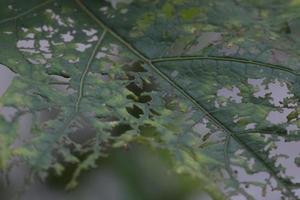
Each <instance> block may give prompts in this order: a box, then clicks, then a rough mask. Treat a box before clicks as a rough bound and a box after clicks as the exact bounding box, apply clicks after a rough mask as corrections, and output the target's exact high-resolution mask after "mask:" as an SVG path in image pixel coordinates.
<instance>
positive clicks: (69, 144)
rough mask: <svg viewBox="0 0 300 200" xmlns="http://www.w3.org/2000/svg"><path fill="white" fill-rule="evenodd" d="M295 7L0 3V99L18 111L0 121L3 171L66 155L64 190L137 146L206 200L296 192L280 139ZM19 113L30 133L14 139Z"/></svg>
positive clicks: (58, 165)
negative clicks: (1, 81) (186, 178)
mask: <svg viewBox="0 0 300 200" xmlns="http://www.w3.org/2000/svg"><path fill="white" fill-rule="evenodd" d="M299 7H300V4H298V3H297V1H285V2H283V1H278V0H268V1H246V0H242V1H234V0H226V1H223V0H213V1H196V0H191V1H187V0H176V1H173V0H172V1H171V0H164V1H163V0H158V1H148V0H144V1H127V0H126V1H123V0H122V1H96V0H86V1H80V0H74V1H67V0H64V1H55V0H49V1H41V0H28V1H26V2H23V1H19V2H15V1H12V0H4V2H3V6H0V41H1V43H0V47H1V48H0V63H1V64H3V65H5V66H7V67H8V68H9V69H10V70H12V71H13V72H15V73H17V74H18V76H16V77H15V78H14V80H13V81H12V83H11V85H10V87H9V89H8V90H7V91H6V92H5V94H4V95H3V96H2V97H1V100H0V105H1V106H2V107H3V108H13V109H15V110H16V113H15V116H14V120H13V121H9V120H6V119H4V120H3V122H2V121H1V123H0V130H1V133H0V136H1V137H0V138H1V140H0V142H1V143H0V148H1V149H3V151H1V155H2V156H1V160H0V161H1V162H0V166H1V167H2V168H3V169H8V168H9V167H8V166H7V165H8V164H7V163H9V160H11V159H13V158H14V156H16V155H17V156H20V157H21V158H22V159H23V160H25V161H27V163H28V164H29V165H30V166H31V167H32V169H34V172H36V173H38V174H43V173H44V172H48V171H49V170H50V169H53V170H54V171H56V172H57V173H58V174H61V173H63V171H64V164H65V163H73V164H74V163H76V164H77V168H76V169H75V172H74V176H73V178H72V180H71V181H70V183H69V184H68V188H72V187H74V186H76V185H77V178H78V177H79V175H80V173H81V172H82V171H83V170H87V169H89V168H94V167H96V166H97V160H98V159H99V158H100V157H103V156H107V155H109V151H110V150H111V149H112V148H128V146H129V145H130V143H132V142H138V143H142V144H145V145H150V146H152V147H154V148H159V149H164V150H167V151H168V152H169V154H170V156H171V157H172V158H173V162H174V169H175V170H176V171H177V172H178V173H187V174H190V175H191V176H194V177H197V178H198V179H200V180H201V181H202V182H203V183H204V186H203V189H205V190H206V191H207V192H208V193H209V194H210V195H211V197H212V198H214V199H225V198H228V199H229V198H231V197H240V196H243V197H244V198H246V199H257V198H258V196H259V197H261V198H264V197H265V195H268V194H269V193H271V195H272V194H276V195H277V196H280V197H282V198H286V199H298V198H299V197H298V196H297V195H296V190H297V189H299V183H300V182H299V179H298V177H292V176H291V175H290V174H289V172H288V171H289V170H288V166H284V164H282V163H281V161H280V159H283V158H284V159H287V158H290V157H291V158H292V156H290V155H286V152H285V151H283V150H282V148H281V147H280V144H281V143H282V141H285V143H286V144H293V143H295V142H299V133H298V124H299V119H298V97H299V96H300V94H299V91H300V90H299V88H300V87H299V86H300V85H299V83H300V82H299V80H300V79H299V76H300V63H299V61H300V60H299V53H300V52H299V51H300V50H299V49H300V48H299V37H297V36H299V31H298V30H299V23H297V20H298V19H299V18H300V14H299V12H298V11H299ZM275 89H277V91H280V92H281V93H280V94H279V96H278V95H277V96H276V93H275V92H274V91H275ZM27 113H29V114H30V115H31V116H32V118H33V120H32V125H31V135H30V137H29V139H27V140H28V141H26V142H24V141H22V142H20V143H19V144H17V145H14V142H15V137H16V135H20V133H19V132H20V131H19V130H17V128H12V129H9V131H8V132H9V134H7V133H5V132H6V130H7V127H8V126H10V127H17V126H18V124H19V122H18V120H20V118H21V117H22V116H23V115H24V114H27ZM43 114H47V115H49V116H51V117H47V119H42V118H41V116H42V115H43ZM274 116H277V117H274ZM291 127H292V128H291ZM295 127H296V128H295ZM291 129H293V131H291ZM2 130H4V131H2ZM3 141H4V142H3ZM2 152H3V153H2ZM292 159H293V160H294V162H295V158H292ZM297 162H298V161H297ZM297 169H298V170H299V168H297ZM240 174H244V175H240ZM258 175H260V176H262V177H265V178H264V179H262V180H260V179H255V178H253V177H255V176H258ZM243 176H245V177H248V179H246V180H244V178H243ZM220 183H222V184H224V185H225V187H224V188H222V189H220V188H219V187H221V186H220ZM222 184H221V185H222ZM251 187H258V188H259V190H260V191H261V193H260V194H255V193H253V190H251ZM249 188H250V189H249ZM266 191H267V192H266ZM223 193H224V194H223Z"/></svg>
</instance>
